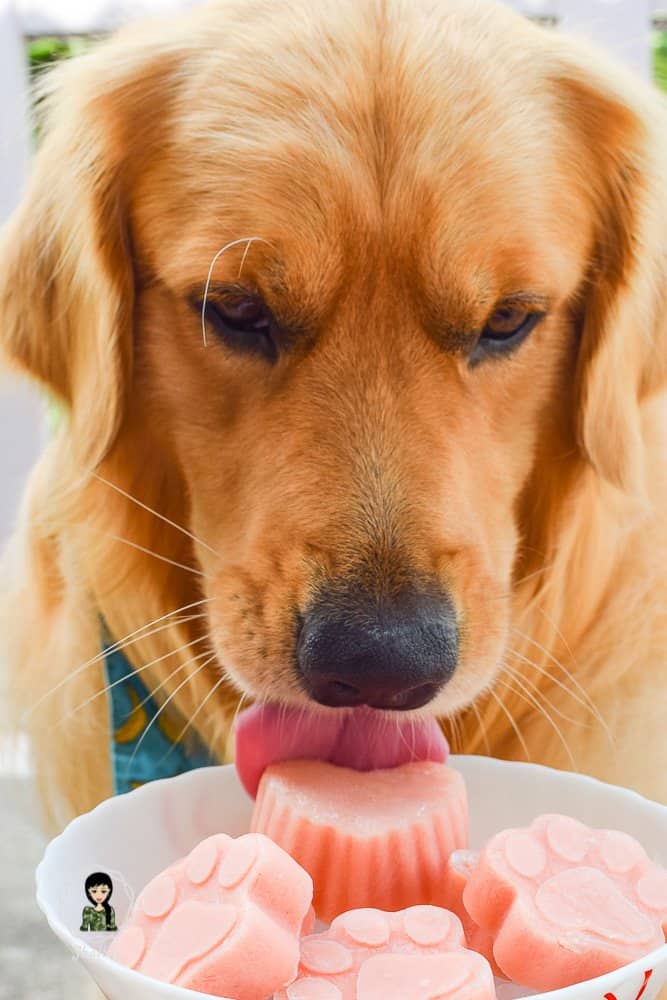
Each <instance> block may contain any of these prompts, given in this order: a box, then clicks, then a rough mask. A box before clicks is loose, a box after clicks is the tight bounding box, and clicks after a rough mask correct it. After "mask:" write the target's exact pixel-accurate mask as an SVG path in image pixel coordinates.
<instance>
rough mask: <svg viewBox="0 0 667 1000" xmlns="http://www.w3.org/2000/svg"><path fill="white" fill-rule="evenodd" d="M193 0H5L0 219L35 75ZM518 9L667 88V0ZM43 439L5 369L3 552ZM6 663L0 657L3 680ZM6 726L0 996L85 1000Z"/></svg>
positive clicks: (1, 387)
mask: <svg viewBox="0 0 667 1000" xmlns="http://www.w3.org/2000/svg"><path fill="white" fill-rule="evenodd" d="M196 2H197V0H138V2H134V3H131V2H129V0H0V224H2V223H3V222H4V221H5V219H6V218H8V216H9V215H10V214H11V212H12V211H13V209H14V207H15V206H16V204H17V203H18V201H19V198H20V194H21V190H22V189H23V186H24V185H25V182H26V178H27V176H28V172H29V166H30V158H31V156H32V153H33V152H34V149H35V147H36V145H37V144H38V142H39V136H38V135H36V134H35V130H34V128H33V123H32V121H31V115H30V103H31V91H32V86H33V84H34V81H35V79H36V78H37V76H38V75H39V74H40V73H41V72H43V71H44V70H45V69H47V68H48V67H49V66H51V65H53V64H54V63H55V62H57V61H58V60H60V59H67V58H72V57H76V55H77V54H78V53H80V52H82V51H84V50H85V49H86V48H88V47H89V46H90V45H92V44H94V42H95V40H96V39H97V38H99V37H103V36H104V35H105V34H106V33H108V32H109V31H111V30H113V29H114V28H115V27H117V26H118V25H120V24H122V23H125V22H127V21H130V20H132V19H133V18H136V17H139V16H144V15H159V14H161V13H164V12H165V11H169V10H171V11H173V10H176V9H183V8H186V7H190V6H194V5H195V3H196ZM275 2H276V3H277V4H279V3H280V2H281V0H275ZM443 2H444V0H443ZM511 5H512V6H515V7H517V8H518V9H520V10H521V12H522V13H524V14H525V15H526V16H529V17H531V18H533V19H535V20H537V21H540V22H542V23H544V24H546V25H548V26H549V27H551V28H553V29H554V30H565V31H569V32H574V33H577V34H580V35H583V36H585V37H586V38H589V39H591V40H593V41H596V42H598V43H599V44H601V45H603V46H605V47H606V48H608V49H609V50H610V51H611V52H612V53H613V54H615V55H616V56H617V57H618V58H619V59H620V60H621V61H622V62H624V63H626V64H627V65H629V66H630V67H631V68H632V69H633V70H634V71H635V72H636V73H638V74H640V75H641V76H642V77H644V79H646V80H652V81H654V83H655V85H656V86H658V87H660V88H662V89H663V90H665V91H666V92H667V0H661V2H658V0H514V2H513V3H512V4H511ZM665 169H667V165H666V167H665ZM44 435H45V421H44V402H43V400H41V399H40V398H39V397H38V395H37V394H36V392H35V391H34V390H33V389H31V388H30V387H29V386H27V385H25V384H23V383H21V382H20V381H19V380H17V379H15V378H13V377H11V376H9V375H8V374H7V373H3V371H2V368H1V367H0V456H1V457H0V549H1V548H2V547H4V543H5V542H6V540H7V538H8V536H9V534H10V533H11V530H12V527H13V524H14V521H15V517H16V511H17V506H18V503H19V498H20V494H21V491H22V488H23V485H24V483H25V480H26V477H27V475H28V472H29V469H30V468H31V466H32V464H33V463H34V461H35V458H36V457H37V455H38V453H39V450H40V447H41V444H42V442H43V440H44ZM73 666H74V665H73ZM1 671H2V664H1V663H0V681H1ZM1 691H2V685H1V683H0V694H1ZM0 704H1V702H0ZM2 722H3V720H2V712H1V709H0V803H1V804H2V805H1V806H0V1000H88V998H92V997H93V996H95V995H96V994H95V993H94V991H93V989H92V987H91V985H90V983H89V982H88V979H87V976H86V975H85V974H84V973H83V971H82V970H81V969H79V968H78V966H77V965H76V963H75V962H74V961H73V960H72V959H70V958H69V956H68V955H67V954H66V953H65V951H64V949H61V946H60V944H59V942H58V941H57V940H56V938H55V937H54V936H53V935H52V934H51V932H50V931H49V930H48V928H47V926H46V924H45V922H44V921H43V919H42V917H41V915H40V914H39V912H38V910H37V907H36V905H35V903H34V899H33V879H34V869H35V867H36V865H37V863H38V861H39V859H40V857H41V854H42V852H43V849H44V846H45V841H44V837H43V835H42V834H41V833H40V831H39V823H38V819H37V810H36V807H35V803H34V801H33V798H32V794H31V790H30V781H29V776H30V761H29V754H28V749H27V747H26V746H25V745H24V744H23V743H22V742H21V740H20V738H18V739H17V738H14V737H11V738H10V737H9V736H3V729H2Z"/></svg>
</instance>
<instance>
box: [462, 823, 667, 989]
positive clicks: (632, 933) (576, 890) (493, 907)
mask: <svg viewBox="0 0 667 1000" xmlns="http://www.w3.org/2000/svg"><path fill="white" fill-rule="evenodd" d="M463 901H464V904H465V907H466V909H467V911H468V912H469V914H470V916H471V917H472V919H473V920H474V921H475V922H476V923H478V924H479V925H480V926H481V927H482V928H484V930H485V931H487V932H488V933H490V934H491V935H492V936H493V938H494V946H493V953H494V956H495V959H496V961H497V963H498V965H499V966H500V968H501V969H502V970H503V972H504V974H505V975H506V976H507V978H509V979H512V980H514V981H515V982H518V983H521V984H523V985H524V986H529V987H531V988H532V989H535V990H551V989H558V988H560V987H563V986H571V985H572V984H573V983H578V982H582V981H583V980H585V979H592V978H594V977H595V976H600V975H602V974H603V973H605V972H611V971H612V970H613V969H618V968H620V967H621V966H623V965H626V964H627V963H628V962H632V961H634V960H635V959H637V958H641V957H642V956H643V955H647V954H648V953H649V952H651V951H652V950H653V949H655V948H658V947H660V945H662V944H664V942H665V933H664V931H665V927H666V926H667V871H665V870H664V869H662V868H659V867H658V866H657V865H656V864H654V863H653V862H652V861H650V860H649V858H648V857H647V855H646V852H645V851H644V849H643V847H641V845H640V844H638V843H637V841H636V840H634V839H633V838H632V837H630V836H628V835H627V834H625V833H618V832H616V831H613V830H592V829H590V828H589V827H587V826H584V825H583V824H582V823H579V822H578V821H577V820H574V819H570V818H569V817H567V816H540V817H539V819H536V820H535V821H534V823H532V824H531V826H530V827H528V828H527V829H522V830H505V831H503V833H499V834H497V835H496V836H495V837H493V838H492V840H490V841H489V843H488V844H487V846H486V847H485V849H484V850H483V851H482V853H481V856H480V859H479V862H478V864H477V865H476V866H475V868H474V870H473V872H472V873H471V876H470V880H469V882H468V885H467V886H466V888H465V890H464V892H463Z"/></svg>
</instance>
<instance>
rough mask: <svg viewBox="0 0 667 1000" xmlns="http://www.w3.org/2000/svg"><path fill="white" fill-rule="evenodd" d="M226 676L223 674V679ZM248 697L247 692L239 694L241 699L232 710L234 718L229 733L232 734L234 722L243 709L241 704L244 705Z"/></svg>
mask: <svg viewBox="0 0 667 1000" xmlns="http://www.w3.org/2000/svg"><path fill="white" fill-rule="evenodd" d="M226 676H227V673H226V672H225V677H226ZM249 697H250V696H249V695H248V693H247V691H242V692H241V697H240V698H239V700H238V702H237V703H236V708H235V710H234V716H233V718H232V722H231V726H230V732H234V726H235V725H236V720H237V719H238V717H239V715H240V714H241V709H242V708H243V703H244V701H247V699H248V698H249Z"/></svg>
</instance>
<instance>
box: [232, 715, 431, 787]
mask: <svg viewBox="0 0 667 1000" xmlns="http://www.w3.org/2000/svg"><path fill="white" fill-rule="evenodd" d="M235 734H236V770H237V771H238V774H239V777H240V779H241V781H242V783H243V786H244V788H245V789H246V791H248V792H249V793H250V795H252V796H255V795H256V794H257V787H258V785H259V781H260V778H261V777H262V774H263V773H264V771H265V770H266V768H267V767H268V766H269V764H274V763H276V761H280V760H293V759H294V758H307V759H310V760H326V761H329V762H330V763H331V764H339V765H340V766H341V767H351V768H354V769H355V770H356V771H374V770H378V769H380V768H389V767H398V766H399V765H400V764H407V763H409V762H410V761H413V760H432V761H436V762H438V763H444V762H445V761H446V760H447V755H448V753H449V747H448V746H447V741H446V739H445V737H444V736H443V735H442V732H441V730H440V727H439V726H438V724H437V722H436V721H435V719H423V720H418V721H410V720H406V721H405V722H396V721H395V719H388V718H387V715H386V713H385V712H381V711H377V710H376V709H373V708H365V707H364V708H354V709H350V710H339V711H333V712H314V711H310V710H308V709H300V708H284V707H281V706H279V705H272V704H267V705H261V706H260V705H253V707H252V708H248V709H246V711H245V712H242V713H241V715H240V716H239V718H238V720H237V723H236V731H235Z"/></svg>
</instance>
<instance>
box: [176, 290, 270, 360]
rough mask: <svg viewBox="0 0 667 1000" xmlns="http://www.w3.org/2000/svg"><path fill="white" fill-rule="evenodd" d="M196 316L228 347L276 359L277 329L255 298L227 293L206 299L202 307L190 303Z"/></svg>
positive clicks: (265, 306)
mask: <svg viewBox="0 0 667 1000" xmlns="http://www.w3.org/2000/svg"><path fill="white" fill-rule="evenodd" d="M193 305H194V306H195V308H196V309H197V311H198V312H199V314H200V315H201V312H202V309H204V320H205V322H206V323H208V324H210V326H211V327H212V329H213V331H214V332H215V333H216V335H217V336H218V337H220V338H221V339H222V340H223V341H224V342H225V343H226V344H227V346H228V347H231V348H232V349H233V350H236V351H240V352H243V353H244V354H261V355H262V356H263V357H266V358H268V359H269V360H270V361H275V360H276V358H277V357H278V348H277V343H276V334H277V331H278V326H277V323H276V321H275V318H274V316H273V313H272V312H271V310H270V309H269V307H268V306H267V305H266V303H265V302H264V301H263V300H262V298H261V297H260V296H259V295H253V294H249V293H245V292H244V293H236V292H230V293H229V294H227V295H224V296H223V297H220V298H212V297H211V298H207V300H206V306H205V308H204V303H203V302H202V301H201V300H200V301H195V302H194V303H193Z"/></svg>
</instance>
